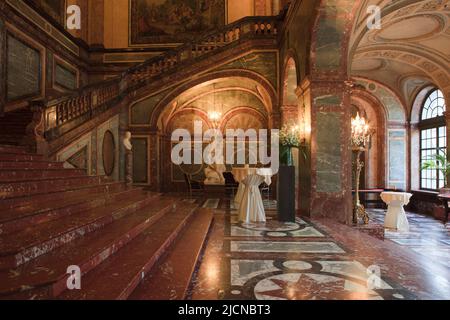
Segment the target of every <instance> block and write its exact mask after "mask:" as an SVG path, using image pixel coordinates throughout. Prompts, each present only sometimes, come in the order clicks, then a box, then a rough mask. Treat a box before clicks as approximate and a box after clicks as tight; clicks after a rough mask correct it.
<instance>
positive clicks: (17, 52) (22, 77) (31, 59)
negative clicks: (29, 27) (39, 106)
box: [6, 34, 42, 101]
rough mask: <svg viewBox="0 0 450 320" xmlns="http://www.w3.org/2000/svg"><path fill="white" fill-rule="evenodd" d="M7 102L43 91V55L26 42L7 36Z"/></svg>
mask: <svg viewBox="0 0 450 320" xmlns="http://www.w3.org/2000/svg"><path fill="white" fill-rule="evenodd" d="M6 68H7V70H6V74H7V78H6V91H7V100H8V101H14V100H18V99H21V98H28V97H32V96H36V95H38V94H39V93H40V90H41V68H42V66H41V53H40V52H39V51H38V50H36V49H34V48H32V47H31V46H29V45H27V44H26V43H25V42H23V41H21V40H19V39H17V38H15V37H14V36H12V35H11V34H8V35H7V61H6Z"/></svg>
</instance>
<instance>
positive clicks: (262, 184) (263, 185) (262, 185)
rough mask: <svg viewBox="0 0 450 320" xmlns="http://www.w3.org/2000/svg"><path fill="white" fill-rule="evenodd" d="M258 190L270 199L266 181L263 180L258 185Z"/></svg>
mask: <svg viewBox="0 0 450 320" xmlns="http://www.w3.org/2000/svg"><path fill="white" fill-rule="evenodd" d="M259 190H260V191H261V195H262V196H263V198H264V193H265V194H266V197H267V198H266V200H267V201H269V200H270V186H269V185H268V184H267V183H265V182H263V183H261V185H260V186H259ZM263 200H264V199H263Z"/></svg>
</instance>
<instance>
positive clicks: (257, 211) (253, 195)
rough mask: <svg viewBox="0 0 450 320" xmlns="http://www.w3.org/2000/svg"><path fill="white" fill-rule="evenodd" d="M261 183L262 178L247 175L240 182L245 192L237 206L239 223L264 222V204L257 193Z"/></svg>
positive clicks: (255, 175)
mask: <svg viewBox="0 0 450 320" xmlns="http://www.w3.org/2000/svg"><path fill="white" fill-rule="evenodd" d="M263 181H264V178H263V177H262V176H260V175H257V174H251V175H248V176H247V177H246V178H245V179H244V180H242V182H241V183H242V184H244V185H245V190H244V193H243V195H242V200H241V203H240V206H239V221H242V222H245V223H250V222H265V221H266V213H265V212H264V204H263V202H262V198H261V193H260V192H259V185H260V184H261V183H262V182H263Z"/></svg>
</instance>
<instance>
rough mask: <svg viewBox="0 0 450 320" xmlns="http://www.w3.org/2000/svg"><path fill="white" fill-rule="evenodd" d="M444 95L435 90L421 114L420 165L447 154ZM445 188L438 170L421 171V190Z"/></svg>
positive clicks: (424, 104)
mask: <svg viewBox="0 0 450 320" xmlns="http://www.w3.org/2000/svg"><path fill="white" fill-rule="evenodd" d="M444 111H445V101H444V95H443V94H442V92H441V91H440V90H438V89H433V90H432V91H431V92H430V93H429V94H428V96H427V98H426V99H425V101H424V103H423V106H422V111H421V114H420V122H419V128H420V165H421V166H422V164H423V163H424V162H426V161H429V160H432V159H433V156H434V155H436V154H442V155H444V154H446V148H447V129H446V127H445V118H444ZM442 187H444V175H443V174H442V173H441V172H440V171H439V170H436V169H427V170H421V171H420V188H421V189H426V190H438V189H439V188H442Z"/></svg>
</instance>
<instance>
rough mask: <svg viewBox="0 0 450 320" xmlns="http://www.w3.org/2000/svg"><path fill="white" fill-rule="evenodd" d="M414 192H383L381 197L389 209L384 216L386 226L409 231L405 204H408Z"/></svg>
mask: <svg viewBox="0 0 450 320" xmlns="http://www.w3.org/2000/svg"><path fill="white" fill-rule="evenodd" d="M411 196H412V194H411V193H407V192H382V193H381V199H382V200H383V201H384V202H385V203H386V204H387V206H388V210H387V213H386V217H385V218H384V226H385V227H386V228H389V229H396V230H398V231H409V223H408V219H407V218H406V213H405V210H404V209H403V206H405V205H407V204H408V202H409V199H410V198H411Z"/></svg>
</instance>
